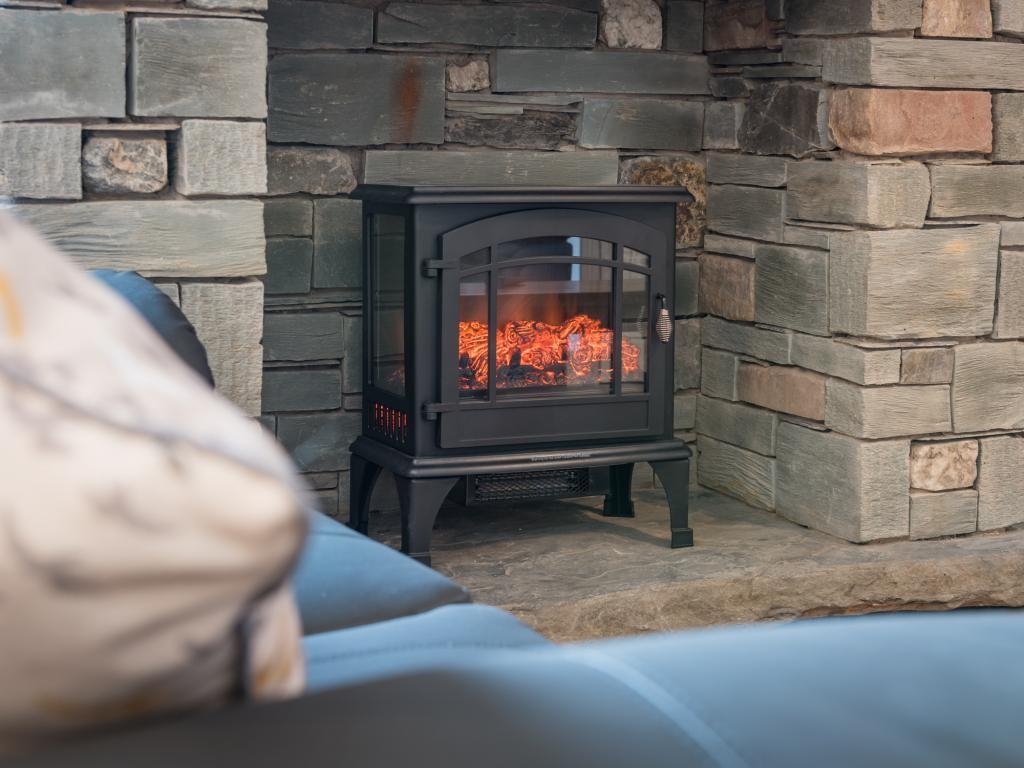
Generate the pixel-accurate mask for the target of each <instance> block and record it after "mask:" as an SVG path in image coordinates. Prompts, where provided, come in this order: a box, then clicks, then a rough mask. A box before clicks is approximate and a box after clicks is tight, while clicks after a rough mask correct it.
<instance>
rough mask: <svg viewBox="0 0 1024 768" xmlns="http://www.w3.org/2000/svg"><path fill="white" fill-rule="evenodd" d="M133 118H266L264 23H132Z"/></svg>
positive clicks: (145, 18)
mask: <svg viewBox="0 0 1024 768" xmlns="http://www.w3.org/2000/svg"><path fill="white" fill-rule="evenodd" d="M131 40H132V66H131V69H130V74H129V104H130V109H131V113H132V114H133V115H139V116H145V117H157V116H164V115H175V116H177V117H257V118H263V117H266V116H267V97H266V82H267V25H266V24H262V23H259V22H256V21H250V20H248V19H202V18H178V19H168V18H157V17H148V16H141V17H135V18H133V19H132V34H131Z"/></svg>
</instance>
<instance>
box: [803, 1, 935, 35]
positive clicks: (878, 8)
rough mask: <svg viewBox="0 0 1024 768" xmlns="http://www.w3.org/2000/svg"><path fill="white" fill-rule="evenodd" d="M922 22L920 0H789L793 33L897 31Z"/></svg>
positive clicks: (915, 26) (835, 33)
mask: <svg viewBox="0 0 1024 768" xmlns="http://www.w3.org/2000/svg"><path fill="white" fill-rule="evenodd" d="M920 26H921V0H787V2H786V31H787V32H789V33H790V34H794V35H846V34H853V33H859V32H896V31H900V30H913V29H917V28H918V27H920Z"/></svg>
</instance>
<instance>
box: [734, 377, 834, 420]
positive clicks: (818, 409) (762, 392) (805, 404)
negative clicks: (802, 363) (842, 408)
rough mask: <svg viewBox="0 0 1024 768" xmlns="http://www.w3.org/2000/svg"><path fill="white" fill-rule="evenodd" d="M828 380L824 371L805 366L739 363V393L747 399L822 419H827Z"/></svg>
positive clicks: (767, 406) (777, 408) (743, 398)
mask: <svg viewBox="0 0 1024 768" xmlns="http://www.w3.org/2000/svg"><path fill="white" fill-rule="evenodd" d="M825 381H826V378H825V377H824V376H822V375H821V374H819V373H812V372H811V371H805V370H803V369H802V368H792V367H789V366H779V365H758V364H757V363H740V368H739V373H738V375H737V379H736V392H737V395H738V396H739V399H740V400H743V401H744V402H747V403H752V404H754V405H760V406H761V407H762V408H769V409H771V410H773V411H781V412H782V413H789V414H792V415H793V416H801V417H803V418H805V419H812V420H814V421H822V420H823V419H824V418H825Z"/></svg>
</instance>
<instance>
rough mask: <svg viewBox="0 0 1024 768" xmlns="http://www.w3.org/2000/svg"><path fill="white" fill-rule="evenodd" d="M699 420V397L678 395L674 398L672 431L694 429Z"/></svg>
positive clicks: (687, 394)
mask: <svg viewBox="0 0 1024 768" xmlns="http://www.w3.org/2000/svg"><path fill="white" fill-rule="evenodd" d="M696 419H697V395H696V393H694V392H687V393H685V394H683V393H676V395H675V396H674V397H673V398H672V429H675V430H679V429H693V425H694V424H695V423H696Z"/></svg>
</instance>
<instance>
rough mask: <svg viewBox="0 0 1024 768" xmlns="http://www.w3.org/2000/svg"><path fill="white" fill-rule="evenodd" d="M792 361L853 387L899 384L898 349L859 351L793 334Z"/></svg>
mask: <svg viewBox="0 0 1024 768" xmlns="http://www.w3.org/2000/svg"><path fill="white" fill-rule="evenodd" d="M792 359H793V364H794V365H799V366H800V367H801V368H808V369H810V370H812V371H817V372H818V373H824V374H826V375H828V376H835V377H836V378H840V379H846V380H847V381H852V382H853V383H854V384H866V385H877V384H896V383H898V382H899V381H900V351H899V350H898V349H861V348H860V347H854V346H852V345H850V344H844V343H843V342H841V341H837V340H835V339H828V338H822V337H821V336H807V335H805V334H802V333H795V334H793V352H792ZM915 383H932V382H915Z"/></svg>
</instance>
